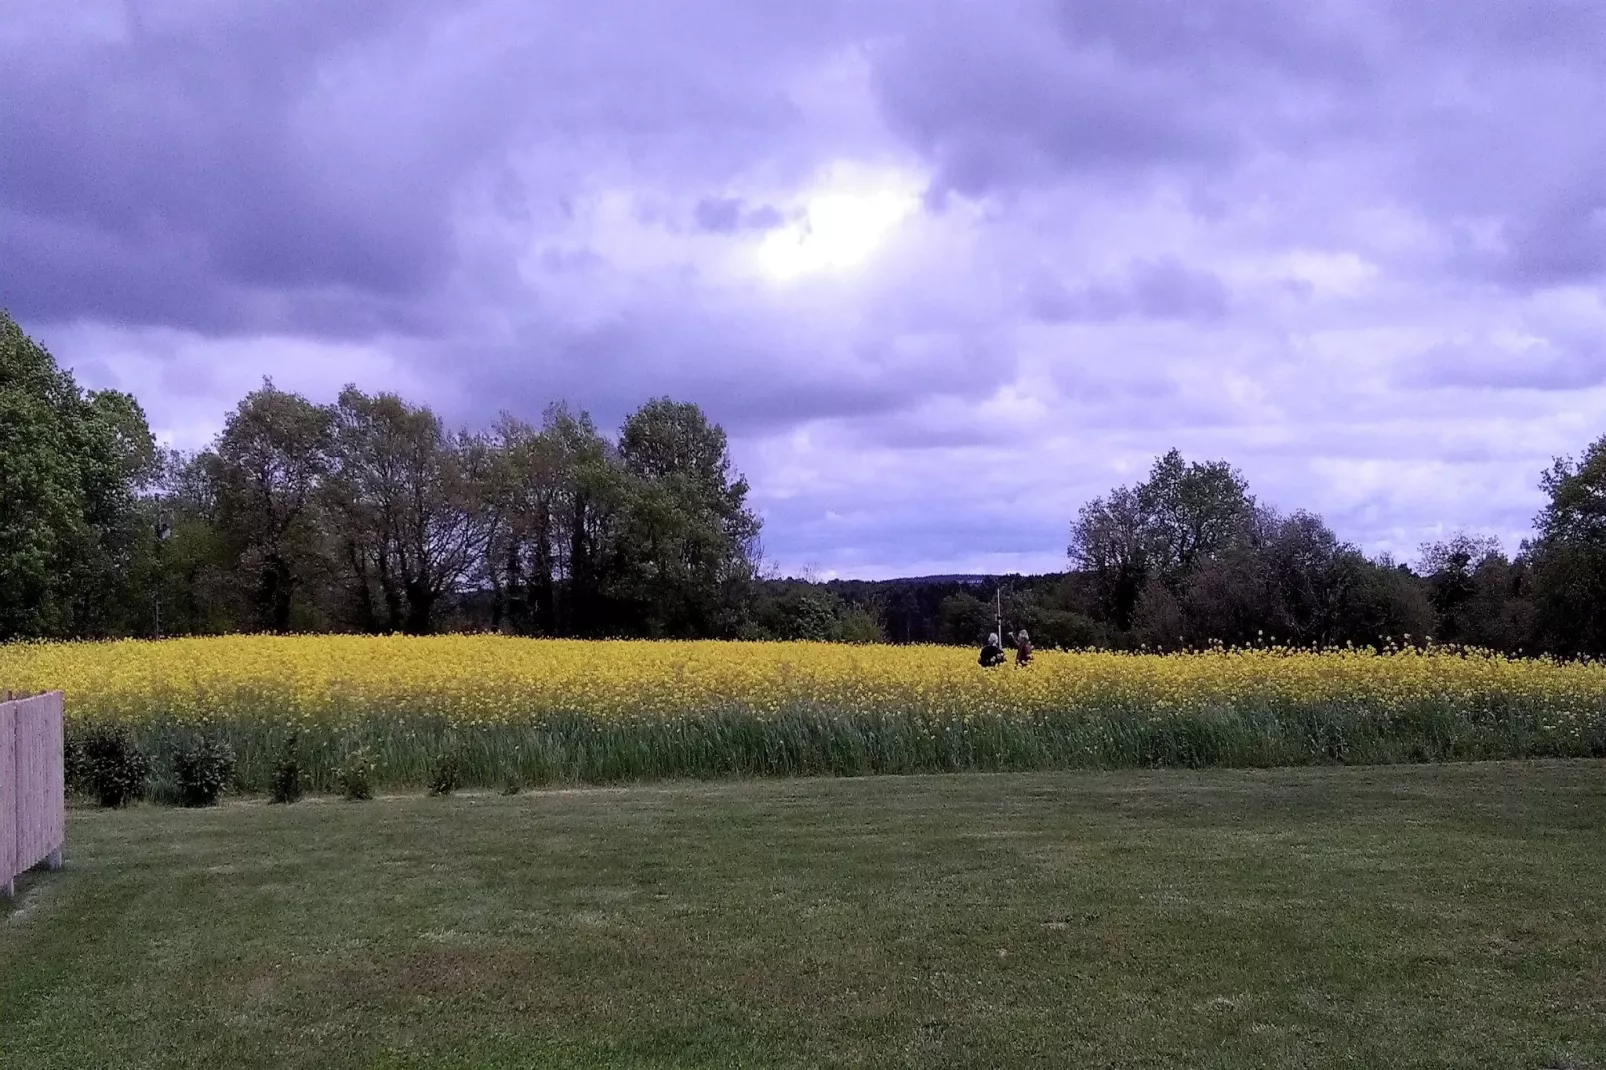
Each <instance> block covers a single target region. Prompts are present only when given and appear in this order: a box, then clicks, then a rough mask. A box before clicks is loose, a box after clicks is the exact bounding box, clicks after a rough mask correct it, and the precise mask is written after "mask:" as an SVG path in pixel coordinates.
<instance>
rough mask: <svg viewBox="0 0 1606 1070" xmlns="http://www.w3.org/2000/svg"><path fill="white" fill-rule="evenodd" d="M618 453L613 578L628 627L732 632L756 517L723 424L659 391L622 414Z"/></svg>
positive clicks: (751, 575) (745, 590) (743, 606)
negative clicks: (620, 483) (621, 478)
mask: <svg viewBox="0 0 1606 1070" xmlns="http://www.w3.org/2000/svg"><path fill="white" fill-rule="evenodd" d="M618 455H619V463H620V466H621V470H622V471H623V473H624V474H625V476H626V477H628V478H627V481H626V482H625V484H624V488H623V489H624V499H625V500H624V502H623V513H622V517H621V527H620V530H619V532H618V538H617V540H616V541H615V543H614V551H615V553H614V561H613V567H614V582H613V585H612V586H613V590H614V592H615V593H616V595H617V597H618V599H619V602H620V605H619V607H618V608H619V609H621V610H622V611H623V612H624V614H625V620H626V621H628V623H630V624H631V625H633V626H634V627H632V629H631V630H639V631H640V632H642V633H644V634H648V635H689V636H719V635H734V634H736V632H737V631H738V630H739V628H740V626H741V623H742V618H743V617H744V616H745V613H746V610H747V608H748V606H749V604H750V599H751V593H752V584H753V581H754V579H755V577H756V575H757V571H758V569H757V544H758V534H759V529H760V522H759V519H758V517H757V516H755V515H754V514H753V513H752V512H751V511H750V510H749V509H748V508H747V493H748V485H747V481H746V480H745V479H743V478H742V477H741V476H739V475H737V474H736V473H735V472H734V471H733V468H732V463H731V458H730V451H729V446H728V443H727V440H726V437H725V432H724V430H723V429H722V428H720V427H719V426H718V425H717V424H712V423H710V422H709V421H708V419H707V417H706V416H705V415H704V414H703V411H702V410H701V409H700V408H698V407H697V406H696V405H693V404H689V403H678V402H674V401H671V400H670V399H668V398H658V399H656V400H653V401H649V402H648V403H647V404H645V405H643V406H642V407H641V408H640V409H638V410H637V411H636V412H634V413H632V414H631V415H630V417H629V418H627V419H626V420H625V423H624V426H623V427H622V428H621V430H620V435H619V454H618ZM622 623H624V621H622Z"/></svg>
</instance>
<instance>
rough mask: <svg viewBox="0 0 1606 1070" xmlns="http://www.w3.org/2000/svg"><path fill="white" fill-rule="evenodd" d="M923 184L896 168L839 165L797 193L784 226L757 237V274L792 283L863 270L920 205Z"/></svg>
mask: <svg viewBox="0 0 1606 1070" xmlns="http://www.w3.org/2000/svg"><path fill="white" fill-rule="evenodd" d="M921 185H922V183H921V182H920V180H919V179H918V178H916V177H914V176H912V175H909V174H907V173H904V172H900V171H896V170H890V169H868V168H864V167H859V166H855V165H851V164H838V165H836V166H835V167H833V168H831V169H830V170H829V171H828V172H827V174H826V176H825V177H824V179H823V180H822V181H821V182H820V183H818V184H817V185H816V186H814V187H813V188H811V189H809V190H806V191H805V192H803V193H802V194H801V195H799V196H798V197H797V199H796V208H795V210H794V213H793V214H792V216H791V219H790V221H789V222H788V223H787V224H786V225H784V226H781V227H777V228H776V229H774V230H771V231H769V232H768V233H767V234H765V235H764V236H763V238H761V239H760V240H759V242H758V244H757V247H756V249H755V250H754V259H755V261H756V265H757V267H758V270H759V273H760V274H762V275H764V276H766V277H768V278H770V279H773V280H775V281H777V282H789V281H791V280H793V279H797V278H799V277H801V276H805V275H814V274H822V273H836V274H841V273H846V272H850V271H853V270H855V269H857V268H859V267H860V266H862V265H863V264H864V263H865V262H866V261H868V260H869V259H870V258H871V257H872V256H874V255H875V253H876V252H877V251H878V250H879V249H881V248H882V247H883V246H884V245H885V244H886V243H887V241H888V240H889V239H890V238H891V237H892V235H893V233H894V231H896V230H897V229H898V227H899V226H900V224H902V223H903V222H904V221H905V220H906V219H908V218H909V217H910V216H912V215H913V214H914V213H915V212H916V211H917V210H918V209H919V207H920V189H921Z"/></svg>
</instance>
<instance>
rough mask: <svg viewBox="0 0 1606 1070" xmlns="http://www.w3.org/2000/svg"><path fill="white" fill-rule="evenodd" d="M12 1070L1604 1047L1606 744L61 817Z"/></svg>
mask: <svg viewBox="0 0 1606 1070" xmlns="http://www.w3.org/2000/svg"><path fill="white" fill-rule="evenodd" d="M69 837H70V841H69V858H68V866H67V868H66V869H65V870H64V871H62V872H61V873H57V874H45V875H38V876H34V877H30V878H28V879H27V881H26V882H25V887H24V891H23V893H22V896H21V899H20V902H19V904H18V905H17V907H16V908H15V909H14V910H13V912H12V913H11V914H10V915H9V916H8V917H7V918H6V919H5V921H4V923H3V928H0V1066H4V1067H5V1068H6V1070H32V1068H35V1067H40V1068H43V1067H63V1068H65V1067H83V1068H95V1070H106V1068H112V1067H179V1066H193V1067H236V1066H238V1067H280V1068H312V1067H359V1066H360V1067H524V1066H546V1065H552V1066H644V1067H645V1066H651V1067H671V1066H688V1067H689V1066H747V1067H768V1066H777V1067H779V1066H789V1067H805V1066H828V1065H840V1066H889V1067H903V1066H1012V1067H1013V1066H1123V1067H1124V1066H1130V1067H1184V1066H1188V1067H1193V1066H1205V1067H1253V1066H1264V1067H1273V1066H1276V1067H1285V1066H1310V1067H1318V1066H1363V1067H1429V1066H1433V1067H1470V1066H1489V1067H1531V1068H1541V1067H1566V1068H1588V1067H1606V765H1603V764H1601V763H1597V762H1555V763H1531V764H1502V763H1493V764H1478V765H1446V766H1432V767H1421V766H1417V767H1392V768H1387V769H1304V770H1286V771H1273V772H1229V771H1212V772H1200V773H1187V772H1163V773H1081V774H1065V773H1053V774H1024V775H1015V774H1009V775H991V776H977V775H962V776H946V777H911V778H884V779H882V778H875V779H858V780H808V781H751V782H737V783H720V784H676V785H669V786H664V787H636V788H628V789H590V790H584V791H573V792H549V793H538V794H530V795H524V796H520V797H511V798H510V797H502V796H497V795H482V796H462V795H459V796H455V797H452V798H447V799H435V798H423V797H410V798H394V799H381V800H379V801H376V802H373V803H359V804H353V803H344V802H338V801H334V800H331V799H314V800H309V801H307V802H304V803H301V804H298V805H296V806H293V807H271V806H268V805H265V804H262V803H257V802H244V803H234V804H231V805H228V806H225V807H223V808H221V809H217V810H211V811H184V810H174V809H167V808H157V807H149V806H147V807H141V808H137V809H135V810H132V811H126V812H102V811H89V810H79V811H75V812H74V813H73V814H72V816H71V820H70V828H69Z"/></svg>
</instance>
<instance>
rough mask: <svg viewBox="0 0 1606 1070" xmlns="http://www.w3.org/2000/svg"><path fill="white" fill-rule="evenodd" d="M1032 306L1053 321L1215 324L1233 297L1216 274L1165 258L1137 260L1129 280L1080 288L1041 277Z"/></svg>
mask: <svg viewBox="0 0 1606 1070" xmlns="http://www.w3.org/2000/svg"><path fill="white" fill-rule="evenodd" d="M1027 303H1028V307H1029V308H1030V311H1031V313H1032V315H1034V316H1036V317H1037V318H1038V319H1041V320H1043V321H1045V322H1048V323H1064V322H1068V321H1090V322H1110V321H1113V320H1119V319H1124V318H1128V317H1134V316H1136V317H1141V318H1144V319H1156V320H1166V319H1176V320H1194V321H1198V322H1210V321H1213V320H1220V319H1221V318H1222V317H1224V316H1225V315H1226V314H1227V311H1228V308H1229V306H1230V303H1231V295H1230V294H1229V293H1228V291H1227V287H1226V285H1225V284H1224V283H1223V282H1222V281H1221V279H1220V278H1218V277H1217V276H1216V275H1215V274H1213V273H1211V272H1209V271H1198V270H1194V269H1191V268H1189V267H1187V266H1186V265H1184V264H1181V263H1179V262H1177V261H1176V260H1174V259H1171V258H1160V259H1138V260H1134V261H1133V262H1132V263H1131V264H1130V265H1128V268H1127V272H1126V275H1125V277H1124V278H1120V279H1112V278H1100V279H1095V280H1094V281H1092V282H1089V283H1086V284H1084V285H1081V286H1077V287H1067V286H1064V285H1063V284H1061V283H1059V282H1057V281H1055V280H1053V279H1047V278H1042V279H1038V280H1036V281H1034V283H1033V284H1032V286H1031V288H1030V290H1029V292H1028V295H1027Z"/></svg>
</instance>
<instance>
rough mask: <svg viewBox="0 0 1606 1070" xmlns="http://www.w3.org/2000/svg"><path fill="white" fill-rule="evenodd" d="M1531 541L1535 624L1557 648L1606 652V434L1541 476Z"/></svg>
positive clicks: (1571, 652)
mask: <svg viewBox="0 0 1606 1070" xmlns="http://www.w3.org/2000/svg"><path fill="white" fill-rule="evenodd" d="M1540 486H1541V488H1542V489H1543V490H1544V492H1545V493H1546V495H1548V497H1549V499H1550V500H1549V501H1548V502H1547V503H1546V504H1545V507H1544V509H1543V510H1542V511H1541V512H1540V513H1539V516H1538V517H1537V518H1536V520H1535V525H1536V527H1537V528H1538V533H1537V538H1536V539H1535V540H1534V543H1533V546H1532V562H1533V580H1534V595H1535V609H1536V616H1537V620H1536V624H1537V627H1538V629H1539V632H1540V635H1541V637H1542V638H1543V640H1544V642H1545V644H1546V645H1547V646H1548V647H1549V649H1551V650H1552V651H1555V652H1556V653H1560V654H1568V655H1579V654H1589V655H1599V654H1603V653H1606V437H1603V438H1600V439H1598V440H1597V441H1596V442H1594V443H1593V444H1592V445H1591V446H1590V447H1589V448H1588V449H1587V450H1585V451H1584V454H1583V456H1582V457H1580V458H1579V459H1577V460H1576V461H1574V460H1573V459H1571V458H1565V457H1559V458H1557V459H1556V461H1555V463H1554V464H1553V465H1552V466H1551V467H1550V469H1549V470H1548V471H1546V472H1545V473H1544V475H1543V476H1542V477H1541V479H1540Z"/></svg>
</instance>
